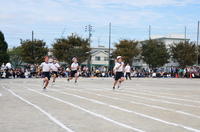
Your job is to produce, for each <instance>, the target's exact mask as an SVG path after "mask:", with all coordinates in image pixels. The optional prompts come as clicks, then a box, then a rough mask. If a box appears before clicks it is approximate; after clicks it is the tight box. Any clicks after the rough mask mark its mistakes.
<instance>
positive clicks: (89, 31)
mask: <svg viewBox="0 0 200 132" xmlns="http://www.w3.org/2000/svg"><path fill="white" fill-rule="evenodd" d="M92 28H93V27H92V25H90V24H89V25H87V26H85V32H88V40H89V44H90V48H91V37H92V32H93V29H92ZM87 63H88V64H87V65H88V68H89V70H90V71H91V55H89V58H88V62H87Z"/></svg>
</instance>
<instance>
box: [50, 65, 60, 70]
mask: <svg viewBox="0 0 200 132" xmlns="http://www.w3.org/2000/svg"><path fill="white" fill-rule="evenodd" d="M58 68H60V65H59V64H58V63H52V64H51V69H52V70H53V71H56V72H57V71H58Z"/></svg>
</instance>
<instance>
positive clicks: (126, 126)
mask: <svg viewBox="0 0 200 132" xmlns="http://www.w3.org/2000/svg"><path fill="white" fill-rule="evenodd" d="M28 90H30V91H33V92H35V93H38V94H41V95H43V96H46V97H48V98H51V99H54V100H56V101H59V102H62V103H64V104H67V105H70V106H72V107H74V108H77V109H80V110H82V111H84V112H86V113H89V114H91V115H93V116H96V117H99V118H101V119H104V120H106V121H109V122H111V123H114V124H116V125H118V126H121V127H124V128H128V129H131V130H134V131H137V132H144V131H143V130H140V129H137V128H134V127H132V126H129V125H126V124H124V123H120V122H117V121H115V120H112V119H110V118H108V117H105V116H103V115H101V114H97V113H95V112H92V111H89V110H87V109H85V108H82V107H80V106H78V105H75V104H72V103H70V102H67V101H64V100H61V99H59V98H56V97H53V96H50V95H48V94H44V93H41V92H38V91H36V90H33V89H28Z"/></svg>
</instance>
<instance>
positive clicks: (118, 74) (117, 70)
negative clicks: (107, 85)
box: [113, 56, 125, 90]
mask: <svg viewBox="0 0 200 132" xmlns="http://www.w3.org/2000/svg"><path fill="white" fill-rule="evenodd" d="M113 71H114V74H115V82H114V85H113V90H115V87H116V85H117V84H118V87H117V88H120V86H121V83H122V82H123V81H124V80H125V79H124V62H123V61H122V57H121V56H118V57H117V60H116V63H115V66H114V69H113Z"/></svg>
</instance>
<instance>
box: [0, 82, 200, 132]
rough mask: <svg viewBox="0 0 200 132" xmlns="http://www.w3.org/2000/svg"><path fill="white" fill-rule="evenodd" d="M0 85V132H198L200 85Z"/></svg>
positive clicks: (197, 83) (35, 83)
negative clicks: (117, 86)
mask: <svg viewBox="0 0 200 132" xmlns="http://www.w3.org/2000/svg"><path fill="white" fill-rule="evenodd" d="M112 83H113V80H112V79H102V78H96V79H89V78H88V79H84V78H80V79H79V81H78V84H74V81H71V82H69V83H68V82H67V80H66V79H58V80H57V82H56V83H55V85H52V84H51V83H50V85H49V87H48V89H47V91H43V90H42V80H41V79H12V80H11V79H9V80H3V79H1V80H0V104H1V108H0V132H66V131H68V132H200V80H198V79H193V80H192V79H133V80H131V81H126V82H124V83H123V84H122V87H121V88H120V89H117V90H115V91H113V90H112Z"/></svg>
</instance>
